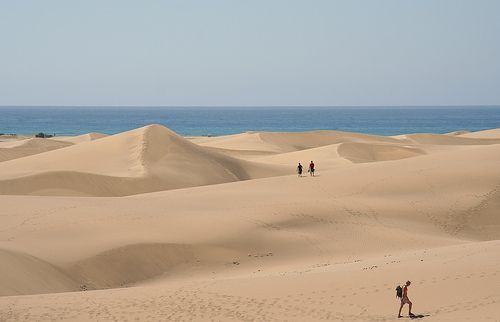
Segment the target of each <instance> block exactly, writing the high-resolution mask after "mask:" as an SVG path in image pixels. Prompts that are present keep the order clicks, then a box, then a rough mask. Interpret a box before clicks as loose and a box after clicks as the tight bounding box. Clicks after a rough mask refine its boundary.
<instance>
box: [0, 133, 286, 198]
mask: <svg viewBox="0 0 500 322" xmlns="http://www.w3.org/2000/svg"><path fill="white" fill-rule="evenodd" d="M285 172H286V171H285V170H284V169H280V168H278V167H276V166H265V165H260V164H255V163H250V162H246V161H242V160H238V159H234V158H231V157H229V156H226V155H224V154H220V153H218V152H215V151H211V150H207V149H204V148H203V147H199V146H197V145H195V144H193V143H191V142H189V141H187V140H186V139H184V138H182V137H180V136H178V135H177V134H175V133H174V132H172V131H170V130H168V129H167V128H165V127H162V126H159V125H152V126H147V127H144V128H141V129H137V130H133V131H129V132H125V133H122V134H118V135H113V136H109V137H105V138H101V139H99V140H95V141H91V142H84V143H80V144H76V145H74V146H71V147H69V148H66V149H62V150H55V151H51V152H50V153H44V154H37V155H33V156H31V157H26V158H23V159H20V160H13V161H10V162H4V163H2V164H1V165H0V193H1V194H34V195H51V194H56V195H84V196H87V195H97V196H123V195H130V194H137V193H143V192H149V191H158V190H167V189H175V188H184V187H190V186H199V185H207V184H216V183H224V182H231V181H238V180H248V179H251V178H259V177H266V176H271V175H279V174H284V173H285Z"/></svg>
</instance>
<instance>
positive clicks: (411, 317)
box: [410, 314, 431, 320]
mask: <svg viewBox="0 0 500 322" xmlns="http://www.w3.org/2000/svg"><path fill="white" fill-rule="evenodd" d="M426 316H431V315H430V314H414V315H410V319H412V320H413V319H422V318H425V317H426Z"/></svg>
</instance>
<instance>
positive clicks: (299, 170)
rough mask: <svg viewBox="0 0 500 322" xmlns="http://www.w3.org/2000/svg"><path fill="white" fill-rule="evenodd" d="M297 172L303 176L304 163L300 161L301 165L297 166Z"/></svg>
mask: <svg viewBox="0 0 500 322" xmlns="http://www.w3.org/2000/svg"><path fill="white" fill-rule="evenodd" d="M297 173H298V174H299V177H302V164H300V162H299V165H298V166H297Z"/></svg>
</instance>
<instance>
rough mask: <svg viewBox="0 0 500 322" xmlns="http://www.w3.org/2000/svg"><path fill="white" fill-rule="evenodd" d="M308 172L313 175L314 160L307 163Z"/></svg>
mask: <svg viewBox="0 0 500 322" xmlns="http://www.w3.org/2000/svg"><path fill="white" fill-rule="evenodd" d="M309 174H310V175H311V176H313V177H314V162H312V161H311V163H309Z"/></svg>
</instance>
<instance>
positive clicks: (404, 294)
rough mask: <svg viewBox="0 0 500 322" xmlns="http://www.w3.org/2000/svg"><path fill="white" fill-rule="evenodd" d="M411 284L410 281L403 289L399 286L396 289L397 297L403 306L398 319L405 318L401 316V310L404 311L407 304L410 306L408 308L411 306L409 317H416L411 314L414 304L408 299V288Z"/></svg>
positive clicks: (400, 308)
mask: <svg viewBox="0 0 500 322" xmlns="http://www.w3.org/2000/svg"><path fill="white" fill-rule="evenodd" d="M410 284H411V282H410V281H406V284H405V286H404V287H401V286H399V285H398V287H396V296H397V297H398V298H400V299H401V306H400V307H399V313H398V318H402V317H403V316H402V315H401V310H402V309H403V306H404V305H405V304H408V306H409V309H408V315H409V316H410V317H411V316H414V314H413V313H411V307H412V305H413V303H412V302H411V301H410V299H409V298H408V286H410Z"/></svg>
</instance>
